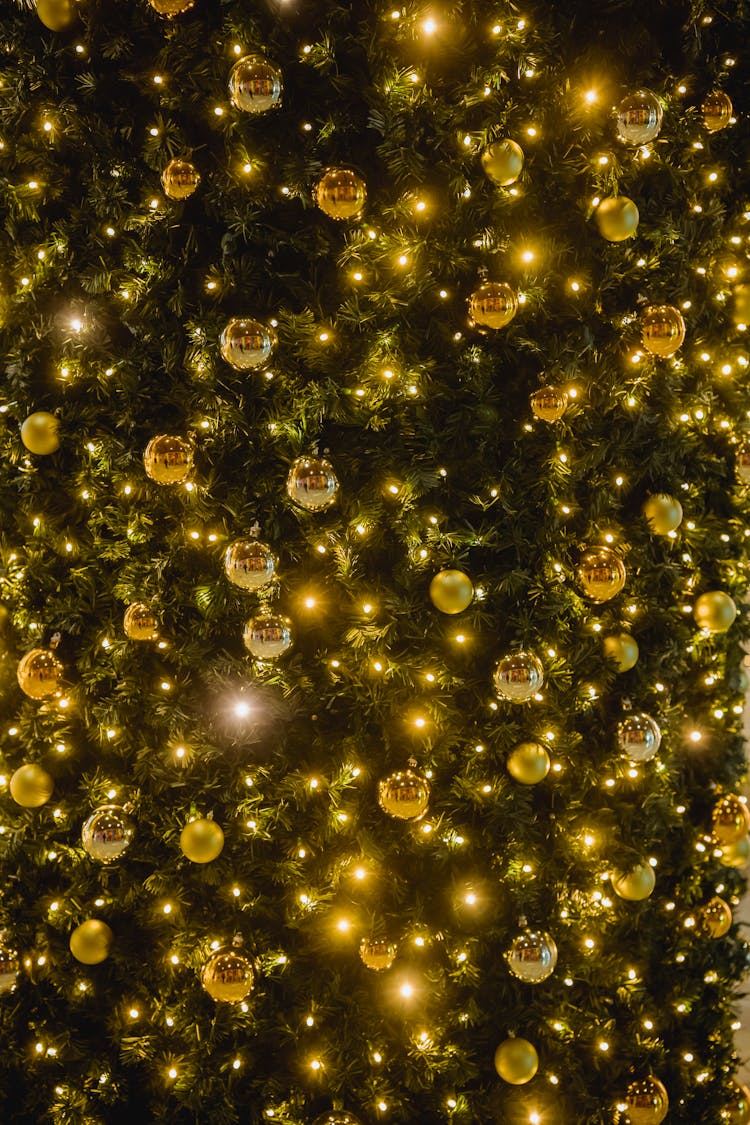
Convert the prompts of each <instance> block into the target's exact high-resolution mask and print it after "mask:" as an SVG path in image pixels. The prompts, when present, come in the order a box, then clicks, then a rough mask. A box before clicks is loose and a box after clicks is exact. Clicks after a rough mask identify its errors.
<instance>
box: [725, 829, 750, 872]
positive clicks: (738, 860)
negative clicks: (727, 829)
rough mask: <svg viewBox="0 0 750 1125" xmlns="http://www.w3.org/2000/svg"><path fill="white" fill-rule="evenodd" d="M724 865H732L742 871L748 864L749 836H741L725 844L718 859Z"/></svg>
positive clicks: (749, 856) (749, 859) (749, 851)
mask: <svg viewBox="0 0 750 1125" xmlns="http://www.w3.org/2000/svg"><path fill="white" fill-rule="evenodd" d="M719 863H721V864H722V865H723V866H724V867H734V868H736V870H737V871H743V870H744V869H745V868H746V867H747V866H748V864H750V836H743V837H742V838H741V839H740V840H737V841H736V842H735V843H734V844H725V845H724V847H722V849H721V857H720V859H719Z"/></svg>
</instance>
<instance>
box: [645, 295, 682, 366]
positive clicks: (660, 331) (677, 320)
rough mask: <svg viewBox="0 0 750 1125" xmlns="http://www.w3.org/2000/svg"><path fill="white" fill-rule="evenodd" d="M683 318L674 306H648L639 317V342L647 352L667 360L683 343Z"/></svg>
mask: <svg viewBox="0 0 750 1125" xmlns="http://www.w3.org/2000/svg"><path fill="white" fill-rule="evenodd" d="M685 331H686V329H685V318H684V317H683V315H682V313H681V312H680V310H679V309H676V308H675V307H674V305H649V307H648V308H647V309H646V310H645V311H644V313H643V316H642V317H641V341H642V343H643V346H644V348H645V349H646V351H647V352H651V354H652V355H658V356H661V357H662V359H669V358H670V356H673V355H674V354H675V352H678V351H679V350H680V348H681V347H682V345H683V344H684V343H685Z"/></svg>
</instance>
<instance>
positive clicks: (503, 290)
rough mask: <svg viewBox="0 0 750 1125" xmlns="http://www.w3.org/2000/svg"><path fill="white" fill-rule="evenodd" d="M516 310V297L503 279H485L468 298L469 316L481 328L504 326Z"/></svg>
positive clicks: (508, 322)
mask: <svg viewBox="0 0 750 1125" xmlns="http://www.w3.org/2000/svg"><path fill="white" fill-rule="evenodd" d="M517 311H518V297H517V296H516V294H515V293H514V291H513V290H512V289H511V287H510V285H507V284H506V283H505V282H504V281H486V282H485V283H484V285H480V286H479V288H478V289H475V290H474V292H473V293H472V295H471V297H470V298H469V317H470V318H471V320H472V321H473V323H474V324H479V325H481V326H482V327H483V328H505V326H506V324H510V322H511V320H512V319H513V317H514V316H515V315H516V312H517Z"/></svg>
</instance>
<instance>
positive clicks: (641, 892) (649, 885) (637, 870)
mask: <svg viewBox="0 0 750 1125" xmlns="http://www.w3.org/2000/svg"><path fill="white" fill-rule="evenodd" d="M655 886H656V875H655V874H654V869H653V867H652V866H651V864H650V863H639V864H637V865H636V866H635V867H631V868H630V870H629V871H621V872H618V873H616V874H614V875H613V876H612V889H613V890H614V892H615V894H616V895H618V897H619V898H624V899H626V900H627V901H628V902H643V901H644V899H647V898H649V897H650V895H651V894H652V893H653V890H654V887H655Z"/></svg>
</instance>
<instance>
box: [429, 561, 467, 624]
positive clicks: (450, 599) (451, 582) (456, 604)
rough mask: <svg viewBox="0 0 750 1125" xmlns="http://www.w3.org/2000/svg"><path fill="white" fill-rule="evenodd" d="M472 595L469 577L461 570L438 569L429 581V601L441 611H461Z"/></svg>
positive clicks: (465, 607)
mask: <svg viewBox="0 0 750 1125" xmlns="http://www.w3.org/2000/svg"><path fill="white" fill-rule="evenodd" d="M473 597H474V587H473V586H472V584H471V579H470V578H469V576H468V574H464V572H463V571H462V570H439V571H438V573H437V574H436V575H435V576H434V578H433V579H432V581H431V582H430V601H431V602H432V604H433V605H434V606H435V609H439V610H440V612H441V613H463V611H464V610H465V609H467V608H468V607H469V606H470V605H471V602H472V599H473Z"/></svg>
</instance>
